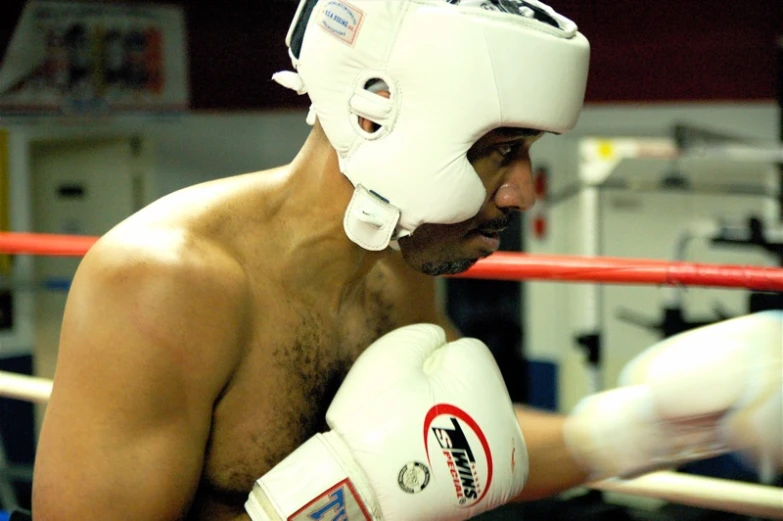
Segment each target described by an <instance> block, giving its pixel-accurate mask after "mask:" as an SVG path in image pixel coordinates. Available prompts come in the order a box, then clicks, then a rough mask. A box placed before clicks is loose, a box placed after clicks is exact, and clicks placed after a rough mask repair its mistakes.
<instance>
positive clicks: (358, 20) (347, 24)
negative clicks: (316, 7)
mask: <svg viewBox="0 0 783 521" xmlns="http://www.w3.org/2000/svg"><path fill="white" fill-rule="evenodd" d="M363 18H364V12H363V11H362V10H361V9H358V8H356V7H354V6H352V5H351V4H349V3H348V2H343V1H342V0H331V1H330V2H326V4H324V7H323V9H322V10H321V14H320V16H319V17H318V26H319V27H320V28H321V29H323V30H325V31H326V32H327V33H329V34H331V35H332V36H336V37H337V38H338V39H340V40H342V41H343V42H345V43H347V44H348V45H353V42H354V41H355V40H356V35H357V34H359V28H360V27H361V25H362V19H363Z"/></svg>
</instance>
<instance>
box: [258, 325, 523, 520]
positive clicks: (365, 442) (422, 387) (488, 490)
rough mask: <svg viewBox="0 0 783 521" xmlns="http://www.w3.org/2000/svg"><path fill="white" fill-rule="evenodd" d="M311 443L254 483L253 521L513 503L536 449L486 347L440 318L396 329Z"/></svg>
mask: <svg viewBox="0 0 783 521" xmlns="http://www.w3.org/2000/svg"><path fill="white" fill-rule="evenodd" d="M326 422H327V424H328V425H329V426H330V427H331V428H332V430H331V431H330V432H327V433H324V434H318V435H316V436H314V437H313V438H310V439H309V440H308V441H307V442H305V443H304V444H303V445H302V446H301V447H299V448H298V449H296V450H295V451H294V452H293V453H291V455H289V456H288V457H287V458H285V459H284V460H283V461H282V462H281V463H279V464H278V465H277V466H275V467H274V468H273V469H272V470H271V471H269V472H268V473H267V474H266V475H264V476H263V477H262V478H260V479H259V480H258V481H256V484H255V486H254V487H253V491H252V492H251V494H250V497H249V498H248V501H247V502H246V503H245V509H246V510H247V512H248V514H250V517H251V518H252V519H253V521H270V520H281V519H285V520H289V519H290V520H307V521H313V520H332V519H350V520H362V519H364V520H370V519H373V520H385V521H418V520H421V521H424V520H427V521H438V520H462V519H468V518H471V517H474V516H476V515H478V514H479V513H481V512H484V511H486V510H489V509H491V508H494V507H496V506H499V505H501V504H503V503H506V502H507V501H508V500H510V499H511V498H512V497H514V496H515V495H517V494H518V493H519V492H520V491H521V490H522V487H523V485H524V482H525V479H526V477H527V471H528V462H527V451H526V449H525V444H524V441H523V439H522V432H521V430H520V428H519V424H518V422H517V419H516V416H515V414H514V410H513V406H512V404H511V400H510V399H509V395H508V392H507V391H506V387H505V385H504V384H503V379H502V377H501V374H500V371H499V369H498V367H497V364H496V363H495V361H494V359H493V358H492V355H491V353H490V352H489V350H488V349H487V347H486V346H485V345H484V344H483V343H481V342H480V341H478V340H475V339H468V338H464V339H461V340H458V341H456V342H450V343H449V342H447V341H446V335H445V333H444V332H443V330H442V329H441V328H440V327H438V326H434V325H430V324H419V325H415V326H408V327H404V328H400V329H397V330H395V331H393V332H391V333H389V334H387V335H386V336H384V337H382V338H381V339H380V340H378V341H376V342H375V343H374V344H373V345H371V346H370V347H369V348H368V349H367V350H366V351H365V352H364V353H363V354H362V355H361V356H360V357H359V359H358V360H357V361H356V363H355V365H354V366H353V368H352V369H351V371H350V372H349V374H348V376H347V377H346V379H345V382H344V383H343V385H342V386H341V387H340V389H339V391H338V392H337V395H336V396H335V398H334V400H333V401H332V404H331V406H330V407H329V410H328V411H327V413H326Z"/></svg>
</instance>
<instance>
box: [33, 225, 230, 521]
mask: <svg viewBox="0 0 783 521" xmlns="http://www.w3.org/2000/svg"><path fill="white" fill-rule="evenodd" d="M168 239H170V238H168ZM106 242H107V241H106V240H104V241H102V242H101V243H98V244H97V245H96V246H95V247H94V248H93V250H92V251H91V252H90V253H89V254H88V255H87V256H86V257H85V259H84V260H83V262H82V264H81V266H80V267H79V270H78V272H77V275H76V277H75V279H74V284H73V287H72V289H71V292H70V294H69V298H68V302H67V305H66V310H65V315H64V318H63V326H62V334H61V342H60V348H59V355H58V362H57V368H56V372H55V378H54V389H53V392H52V397H51V401H50V402H49V405H48V407H47V412H46V416H45V419H44V423H43V427H42V432H41V436H40V441H39V445H38V450H37V455H36V463H35V475H34V481H33V512H34V515H35V519H36V521H71V520H81V519H112V520H123V519H127V520H139V519H144V520H145V521H157V520H160V521H167V520H174V519H181V518H183V517H184V515H185V513H186V512H187V509H188V507H189V504H190V502H191V500H192V497H193V494H194V492H195V490H196V487H197V485H198V482H199V477H200V475H201V467H202V462H203V455H204V447H205V445H206V442H207V437H208V435H209V430H210V420H211V415H212V410H211V409H212V405H213V402H214V400H215V399H216V397H217V396H218V394H219V393H220V391H221V389H222V387H223V386H224V384H225V381H226V380H227V379H228V376H229V373H230V370H231V367H232V364H233V362H234V355H233V354H232V353H236V351H237V350H236V349H234V348H233V347H232V346H237V345H238V341H237V335H238V331H239V329H240V317H241V308H242V295H243V293H242V292H243V290H242V289H241V284H238V283H237V278H236V276H235V275H234V273H233V272H232V269H231V264H230V263H228V262H226V261H225V259H221V258H219V255H218V256H216V255H213V254H212V253H209V252H207V253H204V255H201V254H199V255H193V254H192V253H183V254H175V255H170V254H168V253H167V254H166V255H167V257H165V258H164V257H163V256H162V255H161V254H158V253H147V252H145V251H144V250H143V249H140V247H139V246H134V245H120V246H117V245H116V244H115V245H108V244H106ZM216 257H217V258H216Z"/></svg>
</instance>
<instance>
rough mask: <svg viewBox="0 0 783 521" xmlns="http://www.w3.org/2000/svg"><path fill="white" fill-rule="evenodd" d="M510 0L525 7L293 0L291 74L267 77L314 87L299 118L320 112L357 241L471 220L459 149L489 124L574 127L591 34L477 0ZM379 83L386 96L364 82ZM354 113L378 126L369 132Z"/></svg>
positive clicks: (471, 183)
mask: <svg viewBox="0 0 783 521" xmlns="http://www.w3.org/2000/svg"><path fill="white" fill-rule="evenodd" d="M508 2H513V5H516V6H518V7H523V6H529V7H528V11H527V14H526V13H525V12H524V10H522V11H520V12H518V13H517V14H510V13H508V12H502V11H499V10H489V9H485V8H482V7H481V5H475V4H477V2H476V0H468V1H463V2H462V4H459V2H458V0H451V3H447V2H445V1H444V0H351V2H350V3H349V2H347V1H344V0H301V2H300V4H299V8H298V10H297V13H296V16H295V18H294V21H293V23H292V25H291V29H290V30H289V32H288V36H287V38H286V43H287V45H288V46H289V54H290V55H291V59H292V61H293V64H294V67H295V68H296V70H297V72H298V74H297V73H291V72H284V73H278V74H276V75H275V76H274V79H275V80H276V81H278V82H279V83H281V84H283V85H285V86H287V87H289V88H293V89H294V90H296V91H297V92H299V93H300V94H303V93H305V92H306V93H308V94H309V96H310V99H311V101H312V107H311V117H309V118H308V120H309V121H310V122H311V123H312V122H313V118H312V115H313V114H315V115H316V116H317V117H318V120H319V121H320V123H321V125H322V127H323V129H324V132H325V133H326V136H327V138H328V139H329V141H330V143H331V144H332V146H333V147H334V148H335V150H336V151H337V154H338V157H339V163H340V170H341V171H342V172H343V174H345V176H346V177H348V179H349V180H350V181H351V183H352V184H353V185H354V187H355V191H354V196H353V198H352V200H351V203H350V204H349V206H348V208H347V210H346V213H345V218H344V227H345V231H346V233H347V234H348V237H350V238H351V240H353V241H354V242H356V243H357V244H359V245H360V246H362V247H364V248H366V249H369V250H382V249H384V248H386V247H387V246H388V245H389V241H390V240H391V239H392V237H393V236H394V237H401V236H404V235H408V234H410V233H412V232H413V231H414V230H415V229H416V227H418V226H419V225H420V224H422V223H443V224H448V223H456V222H461V221H464V220H466V219H469V218H471V217H473V216H475V215H476V214H477V213H478V211H479V210H480V209H481V205H482V204H483V202H484V199H485V196H486V193H485V190H484V187H483V184H482V182H481V180H480V179H479V177H478V175H477V174H476V171H475V170H474V169H473V167H472V166H471V164H470V162H469V161H468V158H467V152H468V149H470V147H471V146H472V145H473V144H474V143H475V142H476V141H477V140H478V139H479V138H480V137H481V136H483V135H484V134H486V133H487V132H489V131H490V130H492V129H494V128H498V127H520V128H532V129H537V130H542V131H548V132H554V133H562V132H566V131H567V130H570V129H571V128H572V127H573V126H574V125H575V124H576V121H577V118H578V116H579V112H580V110H581V108H582V102H583V98H584V91H585V83H586V81H587V69H588V61H589V45H588V43H587V40H586V39H585V38H584V36H582V35H581V34H580V33H579V32H578V31H577V29H576V25H575V24H574V23H573V22H571V21H570V20H568V19H567V18H565V17H563V16H561V15H559V14H557V13H555V12H554V11H553V10H552V9H550V8H549V7H547V6H545V5H543V4H540V3H538V2H535V1H534V0H526V1H524V2H522V1H521V0H502V1H500V0H498V1H495V2H494V3H493V2H490V1H486V2H483V4H486V5H487V6H488V7H493V6H495V7H502V6H503V3H508ZM454 4H458V5H454ZM471 4H472V5H471ZM530 12H534V14H535V13H538V14H539V15H540V14H542V13H543V14H545V18H548V19H549V20H547V21H541V20H539V19H538V18H541V17H540V16H533V15H531V14H530ZM553 22H554V24H556V25H557V26H555V25H553ZM374 79H380V80H383V81H384V82H385V83H386V84H387V85H388V86H389V91H390V92H391V97H390V98H385V97H382V96H380V95H378V94H375V93H373V92H370V91H368V90H367V89H366V86H367V84H368V82H369V81H370V80H374ZM359 117H363V118H366V119H368V120H370V121H373V122H375V123H377V124H378V125H380V129H379V130H378V131H376V132H373V133H368V132H365V131H364V130H363V129H362V128H361V127H360V125H359ZM395 232H396V234H395Z"/></svg>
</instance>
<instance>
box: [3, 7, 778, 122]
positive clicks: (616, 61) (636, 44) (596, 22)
mask: <svg viewBox="0 0 783 521" xmlns="http://www.w3.org/2000/svg"><path fill="white" fill-rule="evenodd" d="M133 3H136V4H144V3H149V4H175V5H182V6H184V8H185V12H186V19H187V34H188V39H189V53H190V81H191V91H192V103H191V106H192V108H193V109H195V110H216V111H223V110H264V109H279V108H291V107H297V108H302V107H305V106H306V105H307V101H306V99H305V98H304V97H302V98H300V97H297V96H296V95H295V94H293V93H291V92H290V91H288V90H287V89H283V88H280V87H279V86H277V84H274V83H272V81H271V80H270V76H271V75H272V73H273V72H275V71H277V70H281V69H285V68H289V67H290V63H289V61H288V57H287V54H286V49H285V45H284V43H283V40H284V38H285V34H286V32H287V30H288V25H289V23H290V20H291V17H292V16H293V13H294V11H295V10H296V5H297V3H296V2H295V1H294V0H286V1H282V0H253V1H251V0H237V1H233V2H231V1H229V2H216V1H209V2H207V1H204V2H194V1H191V2H186V1H184V0H175V1H167V2H161V1H151V0H148V1H146V2H143V1H138V2H133ZM550 3H551V4H552V6H553V7H554V8H555V9H557V10H558V11H560V12H562V13H563V14H565V15H567V16H569V17H570V18H572V19H573V20H575V21H576V22H577V24H578V25H579V27H580V30H581V31H582V32H583V33H584V34H585V35H586V36H587V37H588V38H589V40H590V41H591V44H592V49H593V52H592V61H591V74H590V80H589V83H588V89H587V100H588V101H589V102H655V101H685V100H688V101H724V100H725V101H731V100H771V99H774V98H775V97H776V95H777V94H776V92H777V85H776V84H777V83H778V82H777V80H776V78H778V77H779V76H780V71H779V66H778V44H777V42H778V39H779V38H780V37H782V36H783V2H781V1H780V0H755V1H753V2H736V1H728V0H657V1H653V2H644V1H634V2H631V1H623V0H551V2H550ZM23 5H24V1H23V0H3V1H2V5H0V52H5V49H6V46H7V44H8V41H9V39H10V37H11V33H12V31H13V28H14V26H15V24H16V21H17V19H18V17H19V13H21V10H22V7H23ZM1 56H2V55H0V57H1Z"/></svg>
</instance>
